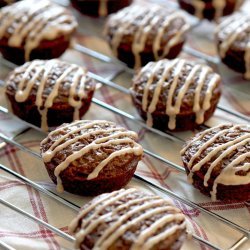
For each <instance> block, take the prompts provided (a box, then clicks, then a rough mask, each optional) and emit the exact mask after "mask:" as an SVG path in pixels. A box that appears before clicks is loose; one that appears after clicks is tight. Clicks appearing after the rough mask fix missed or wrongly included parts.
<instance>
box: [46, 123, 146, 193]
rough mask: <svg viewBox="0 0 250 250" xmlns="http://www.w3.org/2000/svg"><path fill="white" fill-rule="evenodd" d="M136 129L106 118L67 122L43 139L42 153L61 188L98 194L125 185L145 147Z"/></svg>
mask: <svg viewBox="0 0 250 250" xmlns="http://www.w3.org/2000/svg"><path fill="white" fill-rule="evenodd" d="M137 139H138V136H137V134H136V133H135V132H133V131H128V130H126V129H125V128H122V127H119V126H117V125H116V124H115V123H113V122H108V121H102V120H94V121H88V120H82V121H75V122H73V123H70V124H63V125H62V126H61V127H59V128H57V129H56V130H54V131H53V132H51V133H49V135H48V137H47V138H46V139H44V140H43V141H42V142H41V155H42V158H43V161H44V163H45V166H46V168H47V171H48V173H49V176H50V177H51V179H52V180H53V182H54V183H57V190H58V191H59V192H62V191H63V190H66V191H68V192H71V193H75V194H79V195H87V196H89V195H96V194H100V193H104V192H111V191H114V190H117V189H120V188H122V187H124V186H125V185H126V184H127V183H128V182H129V181H130V179H131V178H132V177H133V174H134V172H135V170H136V167H137V164H138V162H139V161H140V160H141V157H142V153H143V149H142V147H141V146H140V145H139V144H138V143H136V140H137Z"/></svg>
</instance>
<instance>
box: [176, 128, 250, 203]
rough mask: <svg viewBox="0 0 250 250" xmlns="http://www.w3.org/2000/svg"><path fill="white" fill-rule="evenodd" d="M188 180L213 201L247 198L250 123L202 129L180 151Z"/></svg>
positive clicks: (249, 197)
mask: <svg viewBox="0 0 250 250" xmlns="http://www.w3.org/2000/svg"><path fill="white" fill-rule="evenodd" d="M181 155H182V161H183V164H184V166H185V169H186V172H187V174H188V178H189V180H190V181H191V183H192V184H193V185H194V186H195V187H196V188H198V189H199V190H200V191H201V192H202V193H204V194H206V195H208V196H211V197H212V199H213V200H237V201H249V200H250V126H249V125H232V124H223V125H219V126H217V127H214V128H211V129H208V130H205V131H204V132H201V133H199V134H197V135H196V136H195V137H194V138H193V139H191V140H190V141H188V142H187V143H186V145H185V146H184V148H183V149H182V151H181Z"/></svg>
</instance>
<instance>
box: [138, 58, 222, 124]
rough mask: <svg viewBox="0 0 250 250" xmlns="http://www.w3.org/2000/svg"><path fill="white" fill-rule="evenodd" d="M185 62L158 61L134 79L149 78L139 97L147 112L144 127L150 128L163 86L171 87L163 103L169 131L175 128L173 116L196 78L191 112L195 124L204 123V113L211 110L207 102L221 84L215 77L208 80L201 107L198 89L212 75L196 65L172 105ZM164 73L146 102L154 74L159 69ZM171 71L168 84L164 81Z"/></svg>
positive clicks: (199, 90)
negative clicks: (164, 103)
mask: <svg viewBox="0 0 250 250" xmlns="http://www.w3.org/2000/svg"><path fill="white" fill-rule="evenodd" d="M185 64H186V61H185V60H184V59H175V60H173V61H167V60H164V59H163V60H161V61H158V62H156V63H149V64H147V65H146V66H145V67H144V68H143V69H142V71H141V72H140V73H139V75H138V76H137V78H140V77H141V76H142V75H147V77H148V79H147V82H146V84H145V88H144V90H143V97H142V109H143V110H144V111H145V112H147V118H148V119H147V124H148V125H152V124H153V120H152V113H153V112H154V111H155V110H156V106H157V103H158V101H159V98H160V93H161V91H162V87H163V85H164V86H165V87H166V86H167V85H170V88H169V92H168V97H167V102H166V114H167V115H168V116H169V124H168V127H169V129H175V127H176V115H177V114H179V113H180V109H181V105H182V100H183V97H184V96H185V94H186V93H187V91H188V89H189V87H190V85H191V84H192V83H193V82H194V79H195V77H196V76H197V75H198V76H199V77H198V80H197V84H196V88H195V95H194V106H193V111H194V112H195V114H196V123H197V124H201V123H203V122H204V113H205V112H206V111H207V110H208V109H209V108H210V102H211V97H212V91H213V89H214V88H215V87H216V85H217V84H218V82H219V81H220V77H219V76H218V75H217V74H214V76H213V77H212V78H211V79H210V81H209V82H208V83H207V89H206V93H205V98H204V100H203V103H202V105H200V93H201V90H202V88H203V86H204V84H205V82H206V81H207V76H208V74H209V73H211V72H212V70H211V68H210V67H207V66H201V65H195V66H194V67H193V69H192V70H191V71H190V73H189V75H188V76H187V77H186V79H185V81H184V82H183V85H182V87H181V88H180V90H179V93H178V95H177V98H176V101H175V104H174V105H173V104H172V102H173V98H174V94H175V92H176V89H177V86H178V79H179V77H180V76H181V75H182V73H181V71H182V70H183V68H184V67H185ZM163 67H164V70H163V73H162V74H161V77H160V78H159V80H158V81H157V82H156V84H155V89H154V92H153V98H152V100H151V102H149V100H148V99H149V98H148V97H149V90H150V88H151V86H152V84H153V82H154V81H155V78H156V77H157V74H158V72H159V70H160V68H163ZM171 71H174V73H173V80H172V82H169V81H168V80H167V79H168V77H169V76H170V73H171Z"/></svg>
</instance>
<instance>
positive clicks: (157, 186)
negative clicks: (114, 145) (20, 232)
mask: <svg viewBox="0 0 250 250" xmlns="http://www.w3.org/2000/svg"><path fill="white" fill-rule="evenodd" d="M99 102H100V101H99ZM96 103H98V100H97V102H96ZM101 104H102V105H103V107H104V108H106V105H107V104H105V103H102V102H101ZM108 110H109V108H108ZM0 111H1V112H4V113H8V110H7V109H6V108H4V107H0ZM119 113H120V112H119ZM26 124H27V123H26ZM28 125H29V124H28ZM32 127H33V128H35V129H37V130H39V131H41V130H40V129H38V128H36V127H35V126H32ZM0 138H1V139H2V140H3V141H5V142H6V143H10V144H12V145H14V146H15V147H17V148H19V149H21V150H22V151H25V152H27V153H29V154H31V155H33V156H35V157H37V158H39V159H40V155H39V154H38V153H36V152H34V151H32V150H30V149H28V148H26V147H24V146H23V145H21V144H19V143H18V142H16V141H15V140H14V139H11V138H8V137H6V136H4V135H3V134H0ZM167 139H171V140H176V138H175V137H171V135H169V136H168V137H167ZM144 152H145V153H146V154H148V155H149V156H152V157H154V158H156V159H158V160H160V161H162V162H164V163H165V164H167V165H168V166H170V167H172V168H174V169H176V170H178V171H180V172H185V171H184V169H183V167H181V166H178V165H177V164H175V163H173V162H171V161H169V160H167V159H165V158H162V157H160V156H158V155H156V154H154V153H152V152H150V151H148V150H144ZM0 169H2V170H4V171H6V172H8V173H9V174H12V175H13V176H15V177H16V178H18V179H20V180H22V181H24V182H25V183H26V184H28V185H31V186H32V187H33V188H35V189H36V190H38V191H40V192H42V193H44V194H46V195H48V196H49V197H51V198H53V199H55V200H57V201H59V202H61V203H62V204H64V205H66V206H68V207H69V208H71V209H74V210H75V211H78V210H79V207H78V206H77V205H76V204H72V203H71V202H69V201H68V200H65V199H63V198H61V197H60V196H59V195H58V194H55V193H52V192H51V191H49V190H47V189H45V188H43V187H42V186H40V185H38V184H36V183H34V182H32V181H31V180H29V179H27V178H25V177H23V176H21V175H20V174H18V173H15V172H14V171H13V170H10V169H8V168H7V167H5V166H4V165H0ZM134 177H135V178H136V179H138V180H140V181H143V182H144V183H146V184H147V185H149V186H151V187H154V188H156V189H158V190H160V191H161V192H163V193H165V194H167V195H168V196H170V197H171V198H174V199H177V200H179V201H180V202H182V203H184V204H186V205H188V206H190V207H192V208H196V209H198V210H200V211H202V212H204V213H206V214H208V215H210V216H212V217H214V218H216V219H217V220H220V221H222V222H223V223H225V224H226V225H228V226H230V227H232V228H234V229H235V230H237V231H239V232H241V233H242V234H243V237H242V238H241V239H239V241H238V242H237V247H238V246H240V245H241V244H243V243H244V242H245V241H246V240H247V239H248V238H249V233H250V232H249V231H248V230H247V229H245V228H242V227H241V226H239V225H237V224H235V223H233V222H231V221H229V220H227V219H225V218H223V217H221V216H219V215H217V214H215V213H213V212H211V211H209V210H207V209H205V208H203V207H201V206H199V205H198V204H195V203H194V202H192V201H190V200H187V199H186V198H183V197H180V196H178V195H177V194H175V193H174V192H172V191H170V190H168V189H166V188H163V187H161V186H160V185H157V184H155V183H153V182H151V181H148V180H147V179H145V178H144V177H142V176H140V175H137V174H135V176H134ZM0 203H2V204H4V205H6V206H8V207H9V208H11V209H13V210H15V211H16V212H19V213H21V214H22V215H24V216H27V217H28V218H30V219H32V220H34V221H36V222H37V223H40V224H42V225H43V226H45V227H47V228H48V229H50V230H52V231H53V232H54V233H56V234H57V235H59V236H62V237H63V238H65V239H68V240H72V237H71V238H70V236H69V237H68V236H65V233H63V232H62V233H63V234H62V233H61V232H60V231H59V232H58V229H55V228H54V227H53V226H51V225H48V224H47V223H43V222H41V221H40V220H39V219H37V218H35V217H34V216H30V215H27V213H25V212H24V211H22V210H20V209H19V208H16V207H15V206H13V205H11V204H9V203H8V202H6V201H3V200H2V199H0ZM193 237H194V239H196V240H198V241H200V242H202V243H203V244H206V245H207V246H209V247H211V248H213V249H220V248H219V247H217V246H215V245H214V244H212V243H210V242H208V241H206V240H203V239H202V238H200V237H198V236H196V235H193ZM235 246H236V243H235Z"/></svg>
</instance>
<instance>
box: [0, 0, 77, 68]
mask: <svg viewBox="0 0 250 250" xmlns="http://www.w3.org/2000/svg"><path fill="white" fill-rule="evenodd" d="M76 27H77V23H76V20H75V18H74V17H73V16H72V15H71V14H70V13H69V12H68V11H67V10H66V9H65V8H63V7H61V6H57V5H55V4H53V3H51V2H49V1H47V0H44V1H36V0H25V1H20V2H17V3H15V4H12V5H9V6H6V7H3V8H2V9H1V10H0V52H1V53H2V55H3V57H5V58H6V59H8V60H10V61H11V62H13V63H15V64H23V63H24V62H25V61H29V60H33V59H36V58H37V59H51V58H56V57H59V56H60V55H61V54H62V53H63V52H64V51H65V50H66V49H67V48H68V47H69V43H70V38H71V35H72V34H73V32H74V31H75V29H76Z"/></svg>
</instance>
